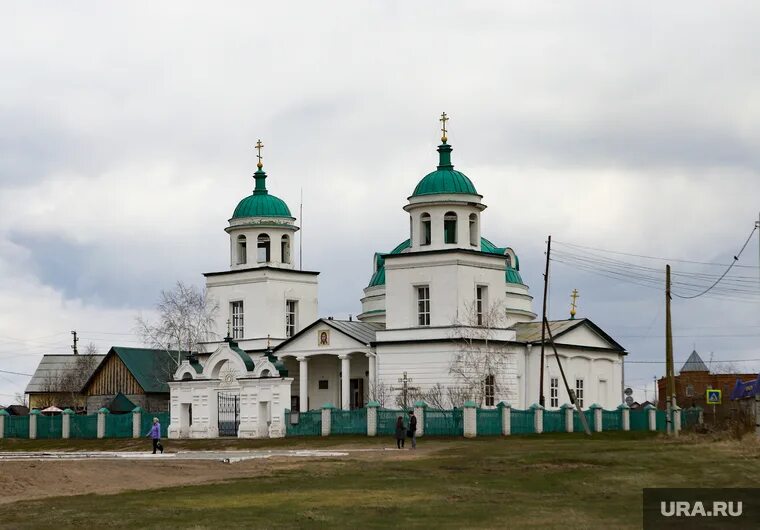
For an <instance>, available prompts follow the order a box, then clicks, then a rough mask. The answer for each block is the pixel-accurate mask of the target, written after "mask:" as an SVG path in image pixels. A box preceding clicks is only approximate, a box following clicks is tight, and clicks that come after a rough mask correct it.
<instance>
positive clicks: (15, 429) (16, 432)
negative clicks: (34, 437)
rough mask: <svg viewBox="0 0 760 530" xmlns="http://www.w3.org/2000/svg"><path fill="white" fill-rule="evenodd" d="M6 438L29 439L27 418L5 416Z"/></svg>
mask: <svg viewBox="0 0 760 530" xmlns="http://www.w3.org/2000/svg"><path fill="white" fill-rule="evenodd" d="M5 437H6V438H29V416H6V417H5Z"/></svg>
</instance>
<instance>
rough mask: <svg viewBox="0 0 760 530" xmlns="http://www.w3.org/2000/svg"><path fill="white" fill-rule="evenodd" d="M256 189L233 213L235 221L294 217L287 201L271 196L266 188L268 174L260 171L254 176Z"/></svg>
mask: <svg viewBox="0 0 760 530" xmlns="http://www.w3.org/2000/svg"><path fill="white" fill-rule="evenodd" d="M253 178H254V179H256V187H255V189H254V190H253V193H252V194H251V195H249V196H248V197H246V198H245V199H243V200H242V201H240V202H239V203H238V205H237V207H236V208H235V211H234V212H233V213H232V218H233V219H239V218H241V217H293V216H292V215H291V214H290V208H288V205H287V204H285V201H283V200H282V199H280V198H279V197H275V196H274V195H270V194H269V191H268V190H267V188H266V182H265V181H266V178H267V174H266V173H265V172H264V170H263V169H259V170H258V171H256V173H254V174H253Z"/></svg>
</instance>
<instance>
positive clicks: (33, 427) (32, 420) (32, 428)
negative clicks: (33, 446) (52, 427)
mask: <svg viewBox="0 0 760 530" xmlns="http://www.w3.org/2000/svg"><path fill="white" fill-rule="evenodd" d="M40 414H42V413H41V412H40V411H39V410H37V409H34V410H32V411H31V412H30V413H29V439H30V440H34V439H36V438H37V416H39V415H40Z"/></svg>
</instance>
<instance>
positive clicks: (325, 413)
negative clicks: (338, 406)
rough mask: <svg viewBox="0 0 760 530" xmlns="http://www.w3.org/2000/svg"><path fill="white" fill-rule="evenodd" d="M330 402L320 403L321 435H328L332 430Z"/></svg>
mask: <svg viewBox="0 0 760 530" xmlns="http://www.w3.org/2000/svg"><path fill="white" fill-rule="evenodd" d="M334 408H335V407H333V405H332V403H325V404H324V405H322V436H330V431H331V430H332V409H334Z"/></svg>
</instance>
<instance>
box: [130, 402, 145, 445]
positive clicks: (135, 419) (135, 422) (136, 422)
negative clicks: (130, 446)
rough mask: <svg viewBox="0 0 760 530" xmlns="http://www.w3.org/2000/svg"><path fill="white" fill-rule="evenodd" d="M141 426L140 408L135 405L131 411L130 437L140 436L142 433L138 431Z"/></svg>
mask: <svg viewBox="0 0 760 530" xmlns="http://www.w3.org/2000/svg"><path fill="white" fill-rule="evenodd" d="M141 426H142V409H141V408H140V407H135V408H134V410H133V411H132V438H140V436H142V434H143V433H141V432H140V427H141Z"/></svg>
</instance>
